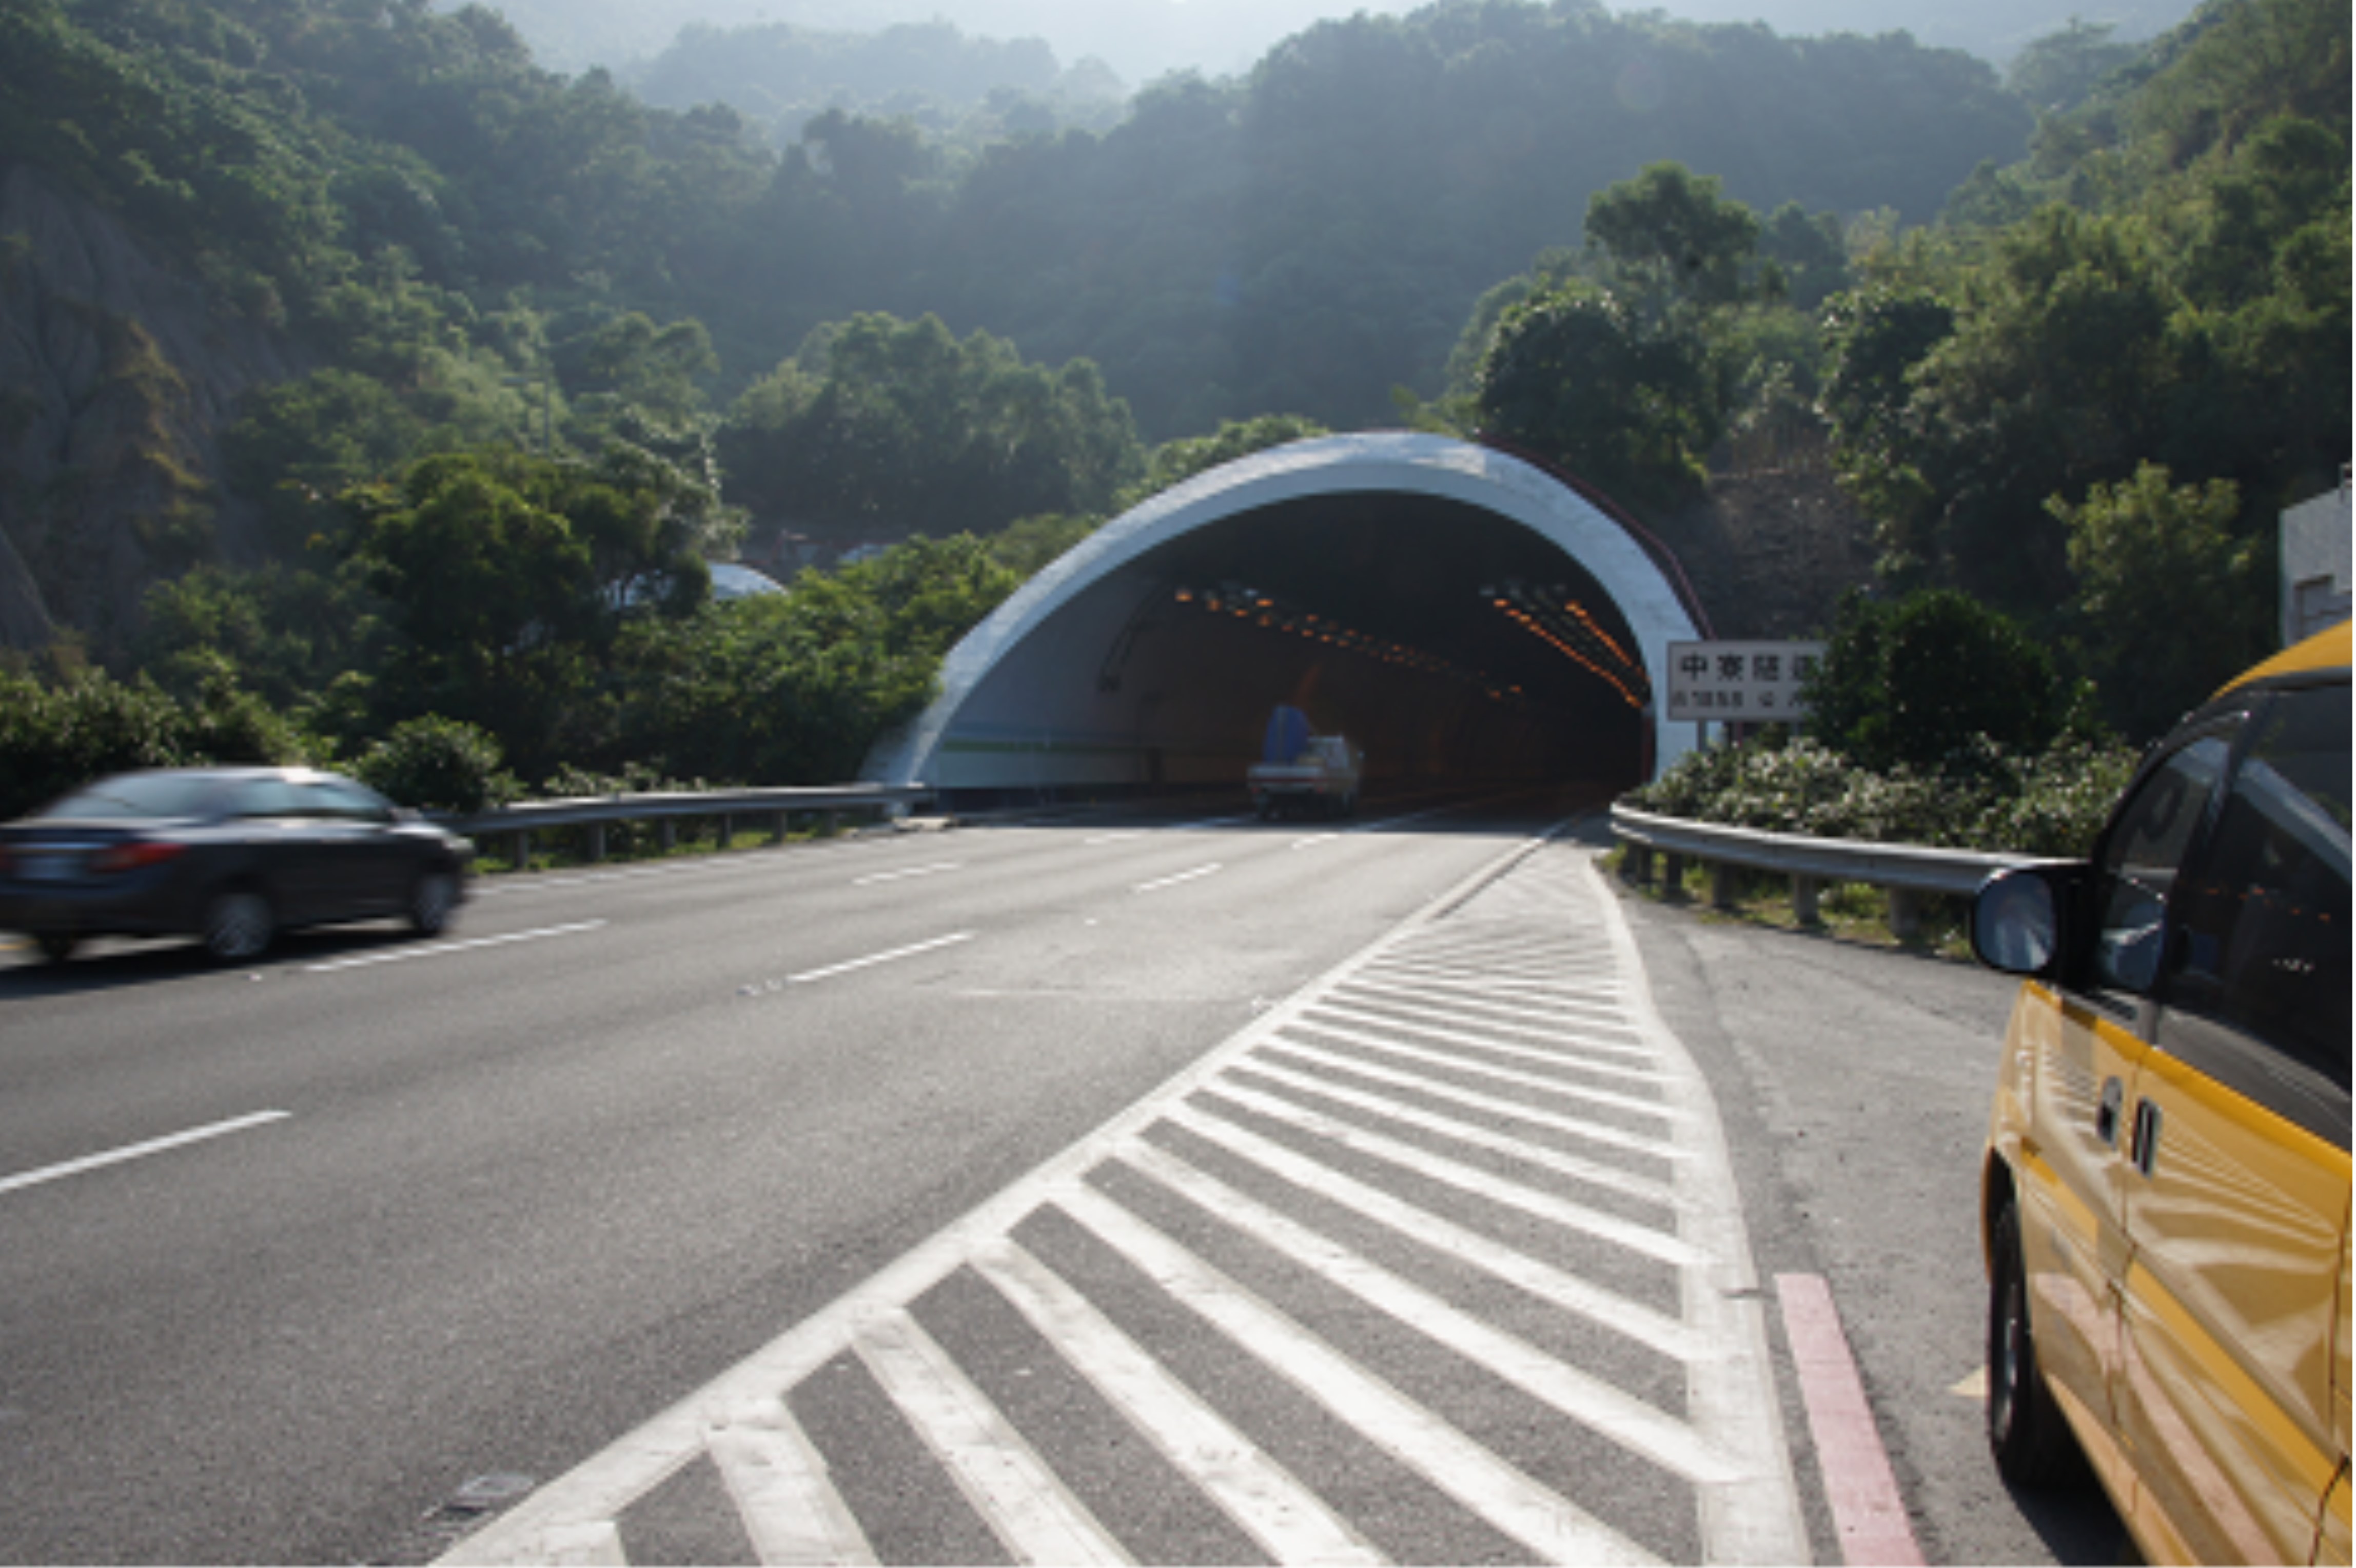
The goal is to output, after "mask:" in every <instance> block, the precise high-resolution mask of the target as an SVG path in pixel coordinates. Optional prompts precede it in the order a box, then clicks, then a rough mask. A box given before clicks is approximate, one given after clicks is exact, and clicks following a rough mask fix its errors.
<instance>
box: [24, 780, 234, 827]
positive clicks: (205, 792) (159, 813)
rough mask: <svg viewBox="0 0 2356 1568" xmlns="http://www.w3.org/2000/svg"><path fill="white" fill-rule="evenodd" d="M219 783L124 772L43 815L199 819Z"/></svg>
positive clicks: (84, 790)
mask: <svg viewBox="0 0 2356 1568" xmlns="http://www.w3.org/2000/svg"><path fill="white" fill-rule="evenodd" d="M217 782H218V780H216V779H191V778H187V777H186V776H184V775H180V774H173V773H126V774H123V775H121V776H119V777H117V778H113V779H100V780H99V781H98V782H97V783H95V784H88V785H84V786H83V787H82V788H81V789H77V790H75V791H74V792H73V793H72V794H70V795H68V796H66V797H65V798H64V799H63V800H59V801H58V802H57V803H56V804H55V805H53V806H51V807H49V808H48V810H47V811H44V812H42V813H41V814H42V815H43V816H48V817H80V818H91V817H198V816H202V815H204V813H205V808H206V805H207V803H208V802H209V800H210V799H211V797H212V794H213V791H214V789H215V786H216V784H217Z"/></svg>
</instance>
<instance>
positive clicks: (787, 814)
mask: <svg viewBox="0 0 2356 1568" xmlns="http://www.w3.org/2000/svg"><path fill="white" fill-rule="evenodd" d="M793 815H794V814H793V813H792V812H791V811H779V812H778V813H777V822H776V826H775V827H773V828H771V829H770V830H769V842H770V843H785V842H786V839H787V827H788V826H789V825H790V824H791V823H792V822H793Z"/></svg>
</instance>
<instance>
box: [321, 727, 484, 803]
mask: <svg viewBox="0 0 2356 1568" xmlns="http://www.w3.org/2000/svg"><path fill="white" fill-rule="evenodd" d="M503 761H504V758H503V757H501V756H500V753H499V743H498V741H497V740H496V739H494V738H493V737H492V736H490V734H489V733H488V732H487V731H485V730H481V729H477V727H476V726H475V725H470V724H462V723H460V722H459V721H458V720H456V719H445V718H443V717H442V716H441V715H439V714H427V715H426V716H425V717H423V718H422V719H411V720H409V721H407V722H406V723H404V724H401V725H395V726H394V727H393V731H392V733H391V735H389V736H385V738H384V739H382V740H380V741H379V742H377V743H376V744H375V745H374V746H370V747H369V749H368V751H367V752H366V753H364V754H363V755H362V756H361V757H360V759H359V762H358V763H357V764H355V765H354V767H353V769H352V771H353V772H354V773H356V774H357V775H359V779H361V781H362V782H364V783H366V784H368V785H369V787H370V788H372V789H375V790H376V791H377V792H378V793H380V794H382V795H387V796H390V797H391V798H392V799H393V800H397V801H399V802H400V803H401V804H402V805H404V806H413V807H415V808H416V809H418V810H419V811H449V812H453V813H455V814H457V815H460V816H471V815H472V814H474V813H475V812H477V811H487V810H489V809H490V808H491V807H494V806H501V805H505V804H506V803H507V802H509V801H510V800H514V799H515V798H516V797H517V796H518V795H519V794H520V793H522V790H521V789H520V788H519V786H518V784H517V782H516V780H515V778H514V776H513V775H511V774H509V773H508V772H507V771H506V770H505V768H503V767H502V763H503Z"/></svg>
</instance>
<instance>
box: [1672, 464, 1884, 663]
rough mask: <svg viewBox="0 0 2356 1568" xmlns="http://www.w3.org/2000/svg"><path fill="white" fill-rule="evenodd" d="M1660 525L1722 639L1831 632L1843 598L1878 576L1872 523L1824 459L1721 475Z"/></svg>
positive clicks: (1789, 636) (1713, 478) (1805, 635)
mask: <svg viewBox="0 0 2356 1568" xmlns="http://www.w3.org/2000/svg"><path fill="white" fill-rule="evenodd" d="M1655 532H1656V533H1658V534H1659V535H1660V537H1661V538H1662V539H1663V540H1664V541H1665V542H1667V544H1668V546H1669V548H1670V549H1672V550H1674V551H1676V554H1677V559H1678V560H1679V562H1680V563H1681V564H1683V565H1684V567H1685V569H1686V574H1687V576H1688V577H1689V578H1690V579H1691V580H1692V583H1693V586H1694V592H1695V593H1696V594H1697V596H1699V597H1700V599H1701V602H1702V605H1703V607H1705V608H1706V609H1708V612H1709V618H1710V621H1711V623H1712V626H1713V628H1715V630H1716V633H1717V635H1718V636H1719V637H1721V638H1731V639H1783V638H1802V639H1804V638H1812V637H1819V636H1822V635H1823V634H1824V632H1825V631H1826V629H1827V628H1830V627H1831V625H1832V621H1833V611H1834V608H1835V607H1837V605H1838V604H1839V602H1840V596H1841V595H1842V594H1843V593H1845V592H1847V590H1848V589H1850V588H1861V587H1868V586H1870V585H1872V583H1873V581H1874V575H1873V561H1874V554H1875V547H1874V543H1873V530H1872V526H1871V524H1870V523H1869V522H1868V521H1866V519H1865V518H1864V517H1863V516H1862V515H1861V514H1860V513H1859V512H1858V510H1857V509H1856V507H1855V506H1853V505H1852V504H1851V503H1850V502H1849V501H1848V499H1847V498H1846V497H1844V496H1843V495H1842V494H1841V493H1840V490H1839V489H1838V488H1837V486H1836V485H1835V484H1834V483H1833V479H1832V475H1831V474H1830V473H1829V472H1828V471H1826V467H1824V466H1823V464H1822V463H1820V462H1816V463H1798V464H1794V465H1793V466H1792V467H1787V468H1780V469H1754V470H1751V471H1749V472H1744V473H1731V474H1725V473H1722V474H1718V475H1714V476H1713V477H1712V478H1711V479H1710V484H1709V491H1708V495H1706V496H1705V497H1704V498H1702V499H1699V500H1697V501H1695V502H1694V503H1692V504H1691V505H1689V506H1687V507H1685V508H1683V509H1682V510H1678V511H1677V512H1676V513H1674V514H1672V515H1670V516H1667V517H1664V518H1660V519H1658V520H1656V521H1655Z"/></svg>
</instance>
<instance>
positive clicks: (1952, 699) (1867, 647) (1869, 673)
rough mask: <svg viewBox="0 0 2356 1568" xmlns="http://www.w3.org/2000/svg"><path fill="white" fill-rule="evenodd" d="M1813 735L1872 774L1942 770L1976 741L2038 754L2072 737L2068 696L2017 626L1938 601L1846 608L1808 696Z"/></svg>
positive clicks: (1920, 596)
mask: <svg viewBox="0 0 2356 1568" xmlns="http://www.w3.org/2000/svg"><path fill="white" fill-rule="evenodd" d="M1809 702H1810V706H1811V708H1812V710H1813V712H1814V714H1815V729H1816V732H1817V733H1818V734H1820V735H1822V736H1824V737H1825V740H1826V744H1827V745H1829V746H1833V747H1834V748H1835V749H1836V750H1838V751H1840V752H1842V753H1843V754H1845V755H1847V756H1848V757H1855V758H1856V759H1857V760H1858V761H1859V762H1861V763H1864V764H1865V765H1866V766H1868V767H1869V768H1892V767H1894V766H1897V765H1899V764H1906V765H1909V766H1912V767H1914V768H1926V767H1927V768H1937V767H1941V766H1943V765H1944V763H1945V761H1946V759H1947V758H1948V757H1950V756H1951V755H1953V754H1954V753H1955V752H1956V751H1958V750H1960V749H1963V748H1965V747H1967V746H1971V745H1973V744H1974V743H1975V742H1976V741H1977V740H1982V739H1985V740H1989V741H1993V742H1994V743H1995V744H1997V746H2002V747H2004V748H2005V749H2007V750H2008V751H2015V752H2029V751H2037V750H2041V749H2043V748H2044V747H2046V746H2050V745H2051V744H2052V743H2053V742H2054V740H2055V739H2056V738H2057V737H2058V736H2061V733H2062V732H2063V730H2064V729H2065V728H2067V727H2069V725H2070V724H2071V722H2072V714H2073V711H2074V710H2073V692H2072V686H2071V684H2070V683H2069V682H2065V681H2064V680H2063V679H2062V678H2061V674H2060V673H2059V671H2057V670H2056V669H2055V667H2054V664H2053V660H2052V658H2051V656H2050V655H2049V654H2048V653H2047V652H2046V651H2045V650H2044V649H2043V648H2041V647H2040V646H2039V645H2038V644H2037V643H2036V642H2034V641H2032V640H2031V639H2029V635H2028V634H2027V633H2026V632H2024V631H2022V630H2021V628H2019V626H2018V625H2016V624H2015V623H2014V622H2013V621H2011V620H2009V619H2008V618H2006V617H2004V616H2002V615H2000V614H1998V613H1997V611H1995V610H1992V609H1990V608H1988V607H1987V606H1985V605H1983V604H1981V603H1980V602H1979V601H1978V600H1976V599H1974V598H1972V597H1970V596H1968V595H1965V594H1961V593H1957V592H1954V590H1952V589H1940V590H1934V591H1929V592H1921V593H1915V594H1912V595H1909V596H1906V597H1905V598H1903V599H1900V600H1897V601H1895V602H1892V603H1881V602H1878V601H1876V600H1873V599H1869V598H1868V597H1866V596H1864V595H1863V594H1861V593H1851V594H1849V595H1848V596H1847V597H1845V598H1844V599H1843V600H1842V601H1841V605H1840V608H1839V611H1838V612H1837V616H1836V618H1835V620H1834V625H1833V631H1832V638H1831V640H1830V643H1829V645H1828V647H1827V648H1826V653H1825V658H1824V661H1823V663H1822V664H1821V665H1820V666H1819V668H1818V671H1817V674H1816V677H1815V680H1814V681H1813V682H1811V683H1810V686H1809Z"/></svg>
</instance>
